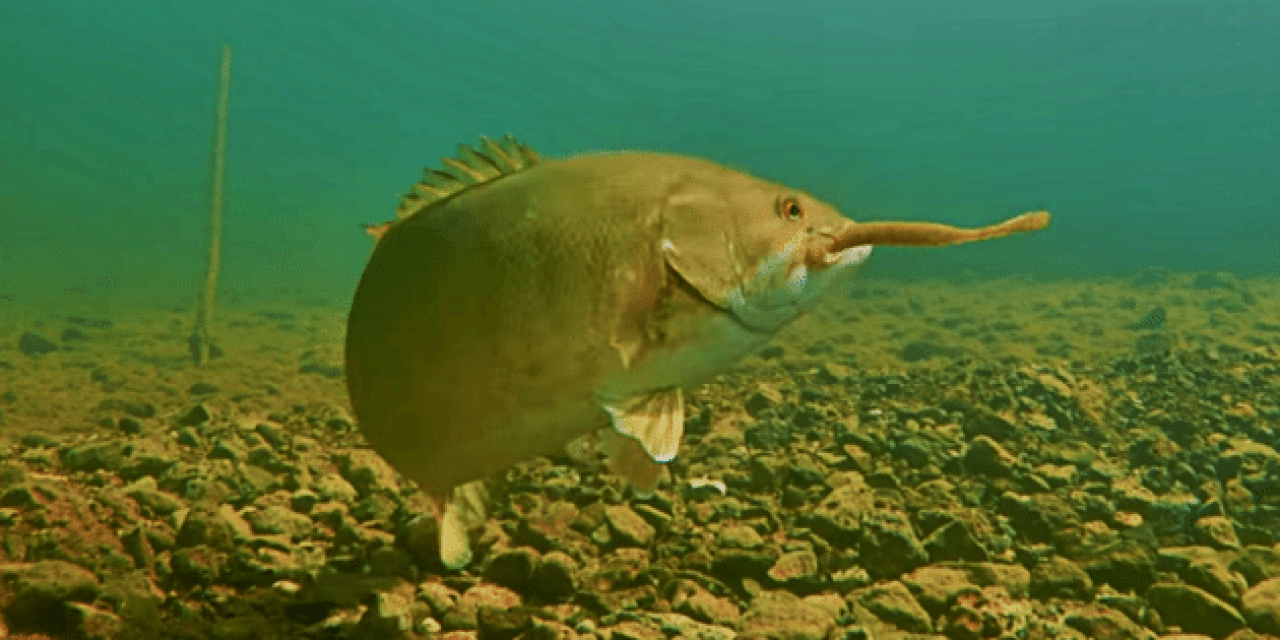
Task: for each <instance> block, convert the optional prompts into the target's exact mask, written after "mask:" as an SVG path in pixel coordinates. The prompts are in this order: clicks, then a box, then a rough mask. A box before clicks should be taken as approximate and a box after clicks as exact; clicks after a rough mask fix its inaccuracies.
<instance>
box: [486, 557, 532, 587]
mask: <svg viewBox="0 0 1280 640" xmlns="http://www.w3.org/2000/svg"><path fill="white" fill-rule="evenodd" d="M539 560H540V558H539V554H538V551H537V550H536V549H533V548H531V547H519V548H516V549H508V550H506V551H503V552H501V553H499V554H498V555H496V556H494V557H493V559H492V560H490V561H489V566H488V567H486V568H485V570H484V579H485V580H488V581H489V582H492V583H494V584H497V585H502V586H504V587H507V588H508V589H511V590H513V591H516V592H521V593H523V592H524V591H526V590H527V589H528V588H529V587H530V585H531V584H532V580H533V574H534V570H535V569H536V568H537V567H538V563H539Z"/></svg>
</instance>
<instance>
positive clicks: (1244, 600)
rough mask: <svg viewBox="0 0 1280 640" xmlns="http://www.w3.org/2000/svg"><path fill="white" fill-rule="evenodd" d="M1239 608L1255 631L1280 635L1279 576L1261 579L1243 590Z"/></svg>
mask: <svg viewBox="0 0 1280 640" xmlns="http://www.w3.org/2000/svg"><path fill="white" fill-rule="evenodd" d="M1240 609H1241V611H1242V612H1243V613H1244V617H1245V620H1248V621H1249V626H1250V627H1253V629H1254V630H1255V631H1259V632H1261V633H1267V634H1271V635H1274V636H1280V578H1269V579H1267V580H1263V581H1262V582H1259V583H1258V584H1256V585H1254V586H1253V588H1251V589H1249V590H1248V591H1246V592H1244V595H1243V596H1242V597H1241V598H1240Z"/></svg>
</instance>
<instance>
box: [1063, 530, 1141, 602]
mask: <svg viewBox="0 0 1280 640" xmlns="http://www.w3.org/2000/svg"><path fill="white" fill-rule="evenodd" d="M1071 559H1072V560H1075V561H1076V563H1077V564H1078V565H1079V566H1080V567H1081V568H1082V569H1084V570H1085V571H1086V572H1088V574H1089V577H1090V578H1091V579H1092V580H1093V583H1094V585H1102V584H1109V585H1111V586H1113V587H1115V588H1116V590H1118V591H1121V592H1124V591H1134V592H1138V593H1141V592H1143V591H1146V589H1147V587H1149V586H1150V585H1151V584H1152V583H1153V582H1155V580H1156V564H1155V553H1153V551H1152V549H1151V548H1150V547H1148V546H1146V545H1144V544H1142V543H1140V542H1137V541H1135V540H1128V539H1121V540H1118V541H1116V542H1113V543H1110V544H1106V545H1103V546H1100V547H1094V548H1089V549H1086V550H1084V551H1082V552H1080V553H1077V554H1072V556H1071Z"/></svg>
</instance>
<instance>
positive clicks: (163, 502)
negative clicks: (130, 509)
mask: <svg viewBox="0 0 1280 640" xmlns="http://www.w3.org/2000/svg"><path fill="white" fill-rule="evenodd" d="M124 494H125V495H126V496H129V497H130V498H133V500H134V502H137V503H138V506H139V507H142V508H143V509H146V510H148V511H150V512H151V513H154V514H157V515H162V516H167V515H169V514H170V513H173V512H174V511H177V510H178V509H180V508H181V507H182V502H181V501H180V500H178V499H177V498H176V497H174V496H172V495H170V494H169V493H167V492H165V491H161V490H160V489H159V488H157V487H156V479H155V478H153V477H151V476H143V477H141V478H139V479H137V480H136V481H134V482H133V483H131V484H129V485H127V486H126V487H125V488H124Z"/></svg>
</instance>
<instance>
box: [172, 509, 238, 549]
mask: <svg viewBox="0 0 1280 640" xmlns="http://www.w3.org/2000/svg"><path fill="white" fill-rule="evenodd" d="M252 535H253V531H252V529H251V528H250V527H249V523H247V522H245V521H244V518H241V517H240V515H239V514H237V513H236V512H235V509H234V508H232V507H231V505H229V504H224V505H222V506H221V507H219V509H218V510H217V511H210V510H208V509H204V508H197V509H192V510H191V512H190V513H188V514H187V517H186V518H185V519H184V520H183V522H182V527H181V528H179V529H178V535H177V539H176V540H175V544H176V545H177V546H179V547H194V546H199V545H207V546H209V547H212V548H213V549H216V550H219V551H230V550H231V549H233V548H234V547H235V546H236V543H238V542H240V541H242V540H246V539H248V538H250V537H252Z"/></svg>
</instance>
